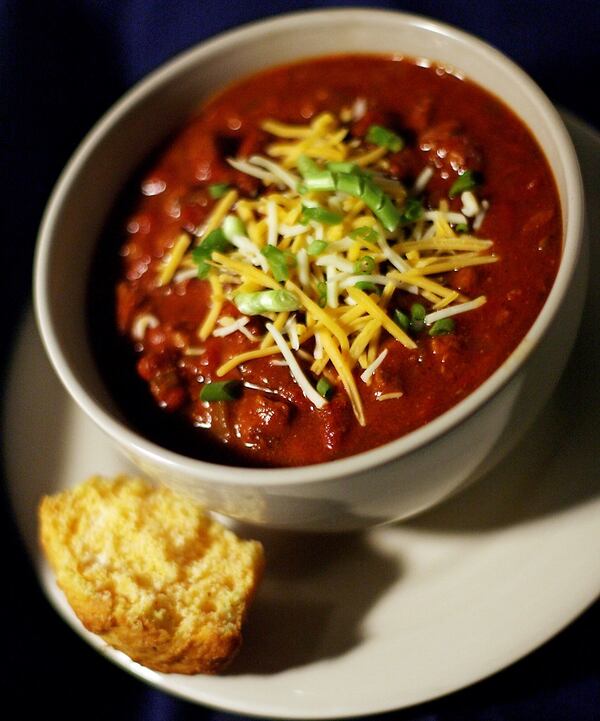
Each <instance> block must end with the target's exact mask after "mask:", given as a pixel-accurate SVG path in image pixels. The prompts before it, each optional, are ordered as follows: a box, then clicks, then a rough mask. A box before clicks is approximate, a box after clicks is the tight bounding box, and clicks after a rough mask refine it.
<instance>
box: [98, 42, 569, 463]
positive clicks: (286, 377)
mask: <svg viewBox="0 0 600 721" xmlns="http://www.w3.org/2000/svg"><path fill="white" fill-rule="evenodd" d="M358 98H360V99H361V101H360V102H361V103H362V104H363V111H364V110H365V108H366V112H363V114H361V116H360V117H356V118H354V119H353V120H351V121H350V122H349V127H350V136H349V137H356V138H364V136H365V133H366V132H367V129H368V128H369V127H370V126H372V125H373V124H377V125H380V126H384V127H386V128H391V129H393V130H394V131H395V132H397V133H398V134H400V135H401V136H402V137H403V138H404V140H405V146H404V147H403V148H402V149H401V150H399V151H397V152H391V153H389V155H388V161H389V164H388V174H389V177H391V178H393V179H399V180H401V181H403V182H405V183H406V185H407V187H410V186H411V184H412V183H414V180H415V178H417V177H418V175H419V174H420V173H421V171H422V170H423V168H424V167H426V166H429V167H431V168H432V170H433V175H432V177H431V178H430V180H429V182H428V184H427V186H426V190H425V191H424V195H423V198H424V203H425V207H426V208H427V207H431V208H435V207H437V206H438V203H439V201H440V199H443V198H446V199H447V198H448V193H449V188H450V187H451V185H452V184H453V183H454V181H455V180H456V179H457V177H458V176H459V174H461V173H463V172H464V171H465V170H469V171H474V172H477V173H478V174H479V177H480V178H481V182H480V184H479V186H478V188H477V192H478V195H479V197H480V198H485V199H486V200H487V202H488V203H489V208H488V209H487V212H486V214H485V217H484V219H483V222H482V224H481V226H480V227H479V228H478V230H477V232H476V235H477V236H478V237H481V238H487V239H490V240H492V241H493V244H494V245H493V252H494V253H495V254H496V255H498V256H499V258H500V260H499V261H498V262H496V263H493V264H488V265H482V266H478V267H467V268H462V269H460V270H458V271H456V272H450V273H448V274H447V275H446V283H447V285H448V286H451V287H453V288H455V289H457V290H458V291H460V292H461V293H464V294H465V295H467V296H469V297H470V298H474V297H476V296H479V295H484V296H485V297H486V299H487V302H486V303H485V305H483V306H482V307H480V308H478V309H476V310H473V311H471V312H468V313H463V314H461V315H458V316H456V317H455V319H454V320H455V327H454V331H453V332H451V333H449V334H445V335H439V336H435V337H432V336H430V335H429V334H428V333H426V332H425V333H420V334H415V336H414V340H415V342H416V348H414V349H409V348H406V347H404V346H403V345H402V344H401V343H399V342H397V341H396V340H394V338H392V337H391V336H389V335H387V334H383V335H382V340H381V348H387V349H388V351H389V352H388V354H387V356H386V358H385V360H384V361H383V362H382V364H381V365H380V367H379V368H378V369H377V371H376V373H375V374H374V376H373V380H372V383H371V385H370V386H367V385H366V384H364V383H362V382H361V381H360V380H358V377H359V375H360V372H361V369H360V368H356V369H355V371H354V376H355V379H356V385H357V387H358V389H359V392H360V396H361V399H362V403H363V407H364V414H365V419H366V425H365V426H364V427H362V426H361V425H359V423H358V422H357V420H356V418H355V415H354V414H353V410H352V406H351V403H350V400H349V397H348V395H347V393H345V392H344V389H343V387H342V386H341V384H340V385H337V386H335V387H334V393H333V396H332V397H331V399H330V400H329V402H328V403H327V404H326V405H325V406H324V407H323V408H322V409H320V410H318V409H317V408H315V407H314V405H313V404H312V403H311V402H310V401H309V400H308V399H307V398H306V397H305V395H304V394H303V392H302V390H301V389H300V387H299V385H298V384H297V383H296V381H295V380H294V378H293V377H292V375H291V374H290V370H289V368H288V367H286V366H284V365H282V364H275V363H274V362H273V361H274V359H275V358H279V359H281V356H270V357H265V358H261V359H255V360H252V361H249V362H247V363H244V364H242V365H240V366H238V367H237V368H236V369H234V370H232V371H231V372H230V373H228V374H227V376H226V378H225V379H227V378H233V379H242V380H243V381H244V383H247V384H248V386H246V387H244V388H243V391H242V393H241V395H240V396H239V397H238V398H236V399H235V400H232V401H222V402H213V403H209V402H205V401H202V400H201V399H200V397H199V393H200V389H201V388H202V386H203V384H205V383H207V382H210V381H215V380H223V379H219V378H217V377H216V376H215V371H216V369H217V368H218V367H219V366H220V365H221V364H222V363H224V362H225V361H226V360H227V359H228V358H230V357H232V356H233V355H235V354H237V353H241V352H242V351H245V350H250V349H252V348H255V347H257V346H256V344H255V343H253V342H252V341H250V340H249V339H248V338H247V337H246V336H245V335H244V334H242V333H240V332H236V333H232V334H230V335H228V336H226V337H222V338H218V337H213V336H211V337H209V338H208V339H207V340H206V341H204V342H200V341H199V340H198V336H197V331H198V327H199V325H200V324H201V323H202V321H203V319H204V318H205V316H206V313H207V311H208V308H209V298H210V286H209V284H208V282H207V281H206V280H201V279H197V278H192V279H187V280H185V281H182V282H179V283H170V284H168V285H166V286H164V287H157V283H156V279H157V274H158V273H159V272H160V268H161V267H162V264H163V262H164V257H165V256H166V255H167V254H168V253H169V251H170V249H171V248H172V246H173V245H174V243H175V242H176V239H177V237H178V236H179V235H180V234H181V232H182V231H184V230H185V231H188V232H190V233H193V232H194V230H195V229H197V228H198V227H199V226H201V224H202V222H203V221H204V220H205V219H206V218H207V216H208V215H209V214H210V212H211V210H212V209H213V207H214V206H215V204H216V203H217V202H218V201H217V200H215V199H213V197H211V193H210V191H209V186H210V185H211V184H215V183H227V184H229V185H230V186H232V187H235V188H237V189H238V190H239V193H240V196H241V197H242V196H248V197H253V196H255V195H256V193H257V192H259V190H260V191H261V192H269V191H268V189H267V190H266V191H265V189H264V188H263V187H262V186H261V181H259V180H257V179H255V178H251V177H250V176H248V175H246V174H244V173H242V172H239V171H238V170H235V169H234V168H232V167H231V166H230V165H229V164H228V163H227V162H226V158H227V157H237V158H247V157H249V156H251V155H253V154H255V153H263V154H264V152H265V148H266V146H268V145H269V144H270V143H272V142H273V141H274V138H273V137H272V136H270V135H269V133H267V132H265V131H264V130H262V129H261V127H260V124H261V123H262V122H263V121H264V120H265V119H268V118H271V119H276V120H279V121H282V122H285V123H293V124H307V123H309V122H310V120H311V119H312V118H314V117H315V116H316V115H317V114H318V113H320V112H323V111H330V112H332V113H340V112H341V111H342V109H343V108H349V107H352V106H353V105H354V104H355V103H356V101H357V99H358ZM131 194H132V196H133V201H132V202H133V210H131V207H132V206H131V205H129V212H128V215H127V217H126V221H125V223H123V222H122V220H121V223H120V229H119V230H118V232H117V233H116V236H115V232H114V231H113V236H114V237H117V240H118V243H119V244H120V251H119V255H118V256H117V253H115V252H113V250H114V242H113V243H107V244H106V246H105V247H104V248H103V249H101V251H100V256H101V257H104V261H103V262H104V264H105V265H108V266H111V267H112V268H113V269H114V268H115V267H117V270H116V275H117V281H116V285H113V286H112V288H113V290H112V291H111V290H107V288H106V283H107V281H106V278H107V277H108V278H111V276H110V275H109V274H106V273H104V272H100V266H98V268H99V272H98V273H96V274H94V275H95V278H94V285H96V286H98V287H101V286H102V284H104V297H107V293H109V292H110V293H113V294H114V298H115V300H114V303H115V320H114V323H113V322H112V321H111V322H110V323H109V325H111V328H110V329H109V330H106V328H105V331H106V332H103V331H101V330H98V335H97V338H96V346H97V350H98V354H99V356H100V358H99V362H100V365H101V367H102V368H103V370H104V371H105V375H106V377H107V379H108V380H109V383H110V384H111V385H112V387H113V392H114V393H115V394H116V395H117V396H118V399H119V402H120V403H121V405H122V407H123V409H124V413H125V415H126V416H128V417H130V418H132V419H133V420H134V422H135V423H137V425H138V427H139V428H140V429H141V430H142V431H143V432H144V433H146V434H147V435H149V436H150V437H151V438H153V439H154V440H156V441H158V442H160V443H162V444H163V445H167V446H169V447H172V448H174V449H175V450H178V451H180V452H183V453H186V454H187V455H190V456H193V457H197V458H200V459H207V460H212V461H218V462H222V463H226V464H233V465H251V466H298V465H306V464H311V463H319V462H323V461H328V460H332V459H336V458H341V457H345V456H349V455H352V454H355V453H359V452H361V451H365V450H368V449H371V448H374V447H376V446H379V445H381V444H383V443H386V442H388V441H392V440H394V439H397V438H399V437H400V436H402V435H404V434H406V433H408V432H410V431H412V430H414V429H416V428H418V427H420V426H422V425H423V424H425V423H427V422H429V421H431V420H432V419H434V418H436V417H437V416H439V415H440V414H441V413H443V412H444V411H446V410H448V409H449V408H451V407H452V406H453V405H455V404H456V403H457V402H458V401H460V400H461V399H463V398H465V396H467V395H468V394H469V393H471V392H472V391H473V390H474V389H475V388H477V386H479V385H480V384H481V383H482V382H483V381H484V380H485V379H486V378H488V377H489V376H490V374H491V373H493V372H494V371H495V370H496V369H497V368H498V367H499V365H500V364H501V363H502V362H503V361H504V360H505V359H506V358H507V356H508V355H509V354H510V353H511V351H513V350H514V348H515V347H516V345H517V344H518V343H519V341H520V340H521V339H522V338H523V336H524V334H525V333H526V332H527V330H528V329H529V328H530V326H531V325H532V323H533V321H534V320H535V318H536V317H537V315H538V313H539V312H540V309H541V307H542V305H543V303H544V301H545V299H546V297H547V295H548V293H549V291H550V288H551V286H552V283H553V280H554V277H555V274H556V271H557V267H558V263H559V259H560V253H561V236H562V227H561V213H560V206H559V200H558V196H557V190H556V186H555V183H554V179H553V177H552V175H551V172H550V170H549V167H548V164H547V162H546V159H545V157H544V154H543V152H542V150H541V149H540V147H539V146H538V144H537V142H536V140H535V139H534V138H533V137H532V135H531V133H530V132H529V130H528V129H527V127H525V126H524V124H523V123H522V122H521V121H520V120H519V119H518V118H517V117H516V116H515V114H514V113H513V112H512V111H511V110H510V109H509V108H507V107H506V106H505V105H504V104H503V103H502V102H501V101H500V100H498V99H497V98H495V97H493V96H492V95H490V94H489V93H487V92H486V91H484V90H483V89H482V88H481V87H479V86H477V85H476V84H474V83H472V82H470V81H468V80H465V79H462V78H459V77H456V76H455V75H453V74H451V73H450V72H447V71H445V70H444V69H443V68H441V67H439V66H436V65H434V64H432V65H431V66H429V67H424V66H423V65H421V64H417V63H415V62H413V61H411V60H406V59H404V60H398V59H396V58H391V57H382V56H363V55H360V56H358V55H356V56H355V55H352V56H334V57H326V58H322V59H316V60H308V61H305V62H300V63H298V64H293V65H287V66H284V67H278V68H275V69H271V70H268V71H265V72H262V73H259V74H257V75H253V76H251V77H248V78H246V79H243V80H242V81H240V82H238V83H236V84H235V85H232V86H230V87H228V88H227V89H225V90H224V91H223V92H222V93H220V94H219V95H217V96H216V97H214V98H212V99H210V100H209V101H208V102H207V103H206V104H205V105H204V106H203V107H202V108H201V110H200V112H199V114H198V115H197V117H195V118H194V119H193V120H192V121H191V122H190V123H189V124H188V125H187V126H186V127H185V128H184V129H183V130H182V131H181V132H180V133H179V134H178V135H177V136H176V137H175V138H174V139H172V140H171V141H170V142H169V144H168V146H167V147H166V148H165V149H163V150H162V151H160V153H159V154H158V156H157V158H155V159H154V160H153V164H152V165H151V167H150V168H149V169H148V170H146V171H145V172H144V175H143V177H142V180H141V183H140V184H139V185H137V186H136V187H134V188H132V189H131ZM128 202H130V203H131V196H129V199H128ZM449 204H450V210H455V211H460V209H461V199H460V198H459V197H456V198H454V199H452V200H450V201H449ZM121 218H122V216H121ZM107 249H109V250H110V258H108V260H107V257H108V255H109V252H108V250H107ZM112 280H113V278H111V282H112ZM115 288H116V292H115ZM101 295H102V292H100V295H98V293H96V295H94V294H92V296H91V297H92V301H93V299H94V298H96V299H98V298H100V297H101ZM394 303H395V304H397V305H398V306H399V307H405V308H406V307H407V305H406V303H407V301H406V300H405V299H403V298H398V297H394V298H393V299H392V303H391V305H392V306H393V305H394ZM426 305H427V304H426ZM428 310H429V309H428ZM142 311H143V312H147V313H150V314H152V315H153V316H154V317H156V318H157V319H158V321H159V322H158V325H155V326H154V327H147V328H146V329H145V331H144V333H143V337H142V338H141V339H138V340H134V339H133V338H132V326H133V324H134V322H135V318H136V317H137V316H138V315H139V314H140V312H142ZM222 314H227V315H230V316H232V317H233V318H237V317H239V316H240V313H239V311H238V310H237V308H236V307H235V306H234V305H233V304H232V303H229V302H228V303H226V304H225V306H224V308H223V310H222ZM94 315H95V314H94V313H92V317H93V316H94ZM263 320H264V319H260V318H256V317H253V318H252V319H251V322H250V323H249V325H248V326H247V328H248V329H250V330H251V331H252V332H257V333H264V324H263ZM115 326H116V329H115ZM95 332H96V330H94V322H92V334H94V333H95ZM111 333H112V336H111ZM196 346H202V353H201V354H198V355H189V354H186V349H189V348H190V347H192V348H193V347H196ZM309 365H310V364H308V365H306V364H305V365H304V369H305V370H306V373H307V376H309V377H310V372H309V371H308V366H309ZM133 368H135V372H133V373H132V369H133ZM136 374H137V376H138V378H137V380H135V378H134V376H135V375H136ZM140 379H142V380H141V381H140ZM119 383H120V385H119ZM399 387H400V388H401V389H402V392H403V395H402V396H401V397H400V398H395V399H391V400H385V401H379V400H377V395H378V394H379V395H380V394H381V393H385V392H386V391H388V390H389V391H394V390H397V389H398V388H399Z"/></svg>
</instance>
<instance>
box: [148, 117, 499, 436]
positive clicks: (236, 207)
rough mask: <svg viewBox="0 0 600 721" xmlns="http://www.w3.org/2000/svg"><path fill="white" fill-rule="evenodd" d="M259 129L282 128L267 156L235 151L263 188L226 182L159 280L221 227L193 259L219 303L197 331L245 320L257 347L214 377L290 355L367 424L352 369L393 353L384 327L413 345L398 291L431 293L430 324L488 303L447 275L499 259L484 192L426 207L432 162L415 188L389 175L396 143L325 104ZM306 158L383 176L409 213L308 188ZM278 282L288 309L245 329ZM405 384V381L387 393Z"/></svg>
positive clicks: (367, 371) (306, 383)
mask: <svg viewBox="0 0 600 721" xmlns="http://www.w3.org/2000/svg"><path fill="white" fill-rule="evenodd" d="M341 117H344V116H343V113H342V114H341ZM262 127H263V129H264V130H265V131H267V132H268V133H270V134H271V135H272V136H273V137H274V138H275V140H274V142H272V143H271V144H270V145H269V146H268V147H267V148H266V155H264V156H263V155H254V156H251V157H249V158H244V159H239V158H238V159H228V162H229V163H230V164H231V166H233V167H234V168H236V169H237V170H238V171H240V172H243V173H247V174H249V175H252V176H253V177H256V178H259V179H260V180H261V182H262V184H263V191H262V192H261V193H259V195H258V196H257V197H256V198H243V197H239V194H238V192H237V190H235V189H229V190H227V192H225V193H224V195H223V196H222V197H221V198H220V199H219V201H218V202H217V203H216V205H215V207H214V209H213V211H212V213H211V215H210V216H209V217H208V219H207V221H206V222H205V223H204V225H203V226H202V227H200V228H198V229H197V230H196V233H195V235H193V236H192V235H190V234H187V233H183V234H182V235H181V236H180V237H179V238H178V239H177V241H176V242H175V244H174V246H173V248H172V249H171V253H170V255H169V257H167V258H166V259H165V261H164V262H163V264H162V266H161V268H160V269H159V273H158V279H157V283H158V285H159V286H163V285H167V284H169V283H172V282H178V281H180V280H185V279H188V278H190V277H191V276H192V275H194V270H195V269H196V267H197V265H198V256H197V255H196V254H195V250H198V249H202V244H203V242H204V241H205V240H207V238H208V237H209V236H210V235H211V234H213V236H214V233H213V231H217V230H220V231H222V234H224V235H225V236H226V243H225V244H221V246H219V247H215V249H214V250H212V251H207V253H206V254H205V255H204V256H203V257H202V263H203V272H202V273H200V265H198V268H197V269H198V275H200V276H201V277H205V278H206V279H207V280H208V282H209V283H210V285H211V307H210V309H209V312H208V314H207V316H206V318H205V320H204V322H203V323H202V325H201V327H200V328H199V330H198V335H199V338H200V340H206V339H207V338H208V337H209V336H210V335H214V336H225V335H228V334H230V333H234V332H241V333H244V334H245V335H246V337H248V338H249V339H251V340H252V341H254V342H255V343H256V348H255V349H252V350H249V351H246V352H244V353H241V354H239V355H236V356H234V357H232V358H230V359H229V360H228V361H227V362H226V363H224V364H223V365H222V366H221V367H220V368H219V369H218V370H217V375H218V376H219V377H223V376H226V375H227V374H228V373H229V372H230V371H232V370H233V369H234V368H236V367H237V366H239V365H240V364H242V363H246V362H248V361H251V360H252V359H255V358H263V357H267V356H280V357H282V359H283V361H284V362H285V364H286V365H287V366H288V367H289V370H290V373H291V374H292V375H293V377H294V379H295V380H296V382H297V383H298V384H299V386H300V387H301V389H302V391H303V392H304V394H305V396H306V397H307V398H308V399H309V400H310V401H311V402H312V403H313V404H314V405H315V406H316V407H318V408H319V407H322V406H323V405H324V404H325V403H327V400H326V398H325V397H323V395H321V394H320V393H318V392H317V391H316V390H315V383H316V380H317V379H318V378H319V377H326V378H328V379H329V380H331V381H332V382H334V383H340V384H341V385H342V386H343V387H344V389H345V392H346V393H347V394H348V396H349V398H350V401H351V403H352V407H353V410H354V414H355V416H356V418H357V420H358V422H359V423H360V424H361V425H365V417H364V412H363V406H362V402H361V397H360V393H359V391H358V387H357V378H355V374H354V370H355V369H356V368H359V369H361V370H362V373H361V375H360V376H359V378H360V382H363V383H366V384H369V383H370V382H371V379H372V376H373V374H374V373H375V371H376V370H377V368H378V367H379V366H380V365H381V363H382V362H383V361H384V360H385V357H386V355H387V350H386V349H384V350H381V349H380V344H381V342H382V340H383V339H384V338H385V337H386V336H391V337H392V338H393V339H394V340H395V341H396V342H397V343H400V344H402V345H403V346H405V347H407V348H415V347H416V344H415V341H414V340H413V338H412V337H411V335H410V334H409V333H408V332H407V331H406V329H403V328H402V327H401V325H400V324H398V323H397V322H396V320H395V319H394V316H393V307H392V306H393V303H392V298H393V296H394V294H395V293H396V291H401V292H403V293H408V294H410V295H411V296H412V297H414V301H415V302H418V303H423V302H425V303H426V304H427V309H428V312H427V315H425V318H424V323H425V325H426V326H431V325H432V324H434V323H435V322H437V321H439V320H442V319H444V318H449V317H451V316H455V315H457V314H459V313H463V312H468V311H471V310H473V309H475V308H477V307H479V306H481V305H482V304H484V303H485V297H483V296H480V297H478V298H467V297H465V296H464V295H462V294H461V293H459V292H458V291H456V290H454V289H452V288H449V287H447V286H446V285H445V283H444V279H443V276H444V274H446V273H449V272H451V271H454V270H457V269H459V268H463V267H466V266H471V265H481V264H484V263H493V262H495V261H497V260H498V258H497V256H495V255H493V254H491V253H490V248H491V246H492V242H491V241H489V240H483V239H480V238H477V237H475V236H474V235H473V231H474V230H476V229H478V228H479V226H480V225H481V222H482V220H483V216H484V214H485V211H486V210H487V207H488V204H487V201H485V200H483V201H480V200H478V198H477V196H476V193H475V192H473V190H472V189H468V190H466V191H464V192H463V193H462V194H461V201H462V209H461V212H451V211H450V210H449V205H448V203H447V202H446V201H442V202H441V203H440V205H439V207H438V208H437V209H428V208H425V207H423V206H422V205H421V204H420V201H419V200H418V196H419V195H420V194H421V193H423V191H424V190H425V188H426V186H427V183H428V182H429V180H430V178H431V176H432V169H431V168H430V167H425V168H424V169H423V171H422V172H421V173H420V175H419V177H418V178H417V182H416V183H415V187H414V188H413V189H412V191H409V190H407V189H406V188H405V187H404V185H402V184H401V183H400V182H399V181H397V180H394V179H392V178H389V177H387V176H386V172H385V171H386V169H387V161H386V156H387V155H388V153H389V152H390V151H389V149H388V148H387V147H385V145H382V146H378V145H374V144H373V143H365V142H361V141H359V140H356V139H348V137H347V134H348V129H347V127H346V126H345V125H344V124H343V123H342V121H341V119H340V118H339V117H336V116H334V115H333V114H331V113H322V114H320V115H318V116H317V117H315V118H314V119H313V121H312V122H311V123H310V124H308V125H286V124H283V123H280V122H278V121H275V120H266V121H265V122H264V123H263V125H262ZM307 159H308V160H307ZM303 163H304V166H303V165H302V164H303ZM307 163H310V164H312V167H313V169H314V174H315V177H317V176H319V177H320V176H324V177H326V178H329V180H330V178H331V177H332V172H330V170H329V169H334V170H335V169H336V168H337V169H339V168H342V169H343V170H345V171H347V172H348V174H350V175H352V174H353V175H354V177H355V178H356V177H361V178H364V179H367V180H365V181H364V182H366V183H371V184H375V186H376V188H378V189H379V190H378V191H377V192H378V193H380V191H382V192H383V194H385V197H386V203H387V202H388V199H389V202H390V203H391V205H392V206H393V207H392V208H391V210H392V211H393V212H394V213H395V214H396V217H397V218H399V222H398V223H397V224H396V227H393V228H391V227H390V226H389V225H388V227H384V224H383V222H382V216H381V215H380V214H378V211H377V209H375V210H373V209H372V208H373V203H371V204H369V203H368V201H367V199H366V198H365V197H362V194H361V193H358V194H354V195H353V194H351V193H349V192H344V191H342V190H340V189H339V188H338V187H334V188H331V187H328V188H327V189H319V188H315V187H306V185H307V184H309V183H308V182H306V183H305V177H303V174H302V172H301V169H302V167H306V164H307ZM299 166H300V167H299ZM305 175H306V174H305ZM351 180H352V179H351ZM315 182H316V181H315ZM326 182H329V181H326ZM353 182H355V181H353ZM361 182H363V181H361ZM459 231H460V232H459ZM220 238H221V240H223V235H221V236H220ZM265 291H272V292H273V293H272V294H269V293H265ZM282 291H284V292H285V293H284V295H285V298H286V299H287V301H288V302H289V301H290V299H291V300H292V306H293V307H292V309H291V310H288V309H285V310H280V311H279V312H276V311H272V310H269V309H268V308H270V307H271V306H269V305H267V306H266V307H265V308H264V309H262V310H258V311H256V312H255V313H252V314H260V315H261V316H264V318H265V333H264V335H263V336H262V337H261V336H258V335H253V334H251V333H250V332H249V331H248V329H247V328H246V324H247V322H248V320H247V318H248V314H250V312H249V311H248V314H244V313H243V312H242V311H243V308H244V307H245V306H244V305H243V303H242V300H243V299H247V298H250V299H251V300H252V299H254V298H256V297H257V295H256V294H263V296H264V298H265V299H266V300H265V303H267V301H269V302H275V300H277V299H280V298H282V297H283V295H282V294H281V292H282ZM277 293H279V294H280V295H274V294H277ZM263 296H261V297H263ZM274 299H275V300H274ZM225 300H230V301H232V302H233V303H234V304H236V305H238V308H240V310H241V312H242V316H241V318H240V317H238V318H235V319H234V318H232V317H231V316H229V317H227V316H225V317H223V316H222V310H223V305H224V302H225ZM236 301H237V302H236ZM299 361H300V362H299ZM400 395H401V391H400V389H399V390H398V392H392V393H387V394H385V395H382V396H381V398H382V399H385V398H395V397H399V396H400Z"/></svg>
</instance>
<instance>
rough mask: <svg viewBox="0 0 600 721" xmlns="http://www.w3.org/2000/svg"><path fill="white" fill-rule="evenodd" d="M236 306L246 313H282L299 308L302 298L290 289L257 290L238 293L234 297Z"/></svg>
mask: <svg viewBox="0 0 600 721" xmlns="http://www.w3.org/2000/svg"><path fill="white" fill-rule="evenodd" d="M233 302H234V303H235V306H236V308H237V309H238V310H239V311H240V313H243V314H244V315H260V314H262V313H281V312H282V311H292V310H298V308H300V300H299V299H298V296H297V295H296V294H295V293H292V292H291V291H289V290H284V289H283V288H282V289H281V290H257V291H255V292H253V293H238V294H237V295H236V296H235V297H234V298H233Z"/></svg>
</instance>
